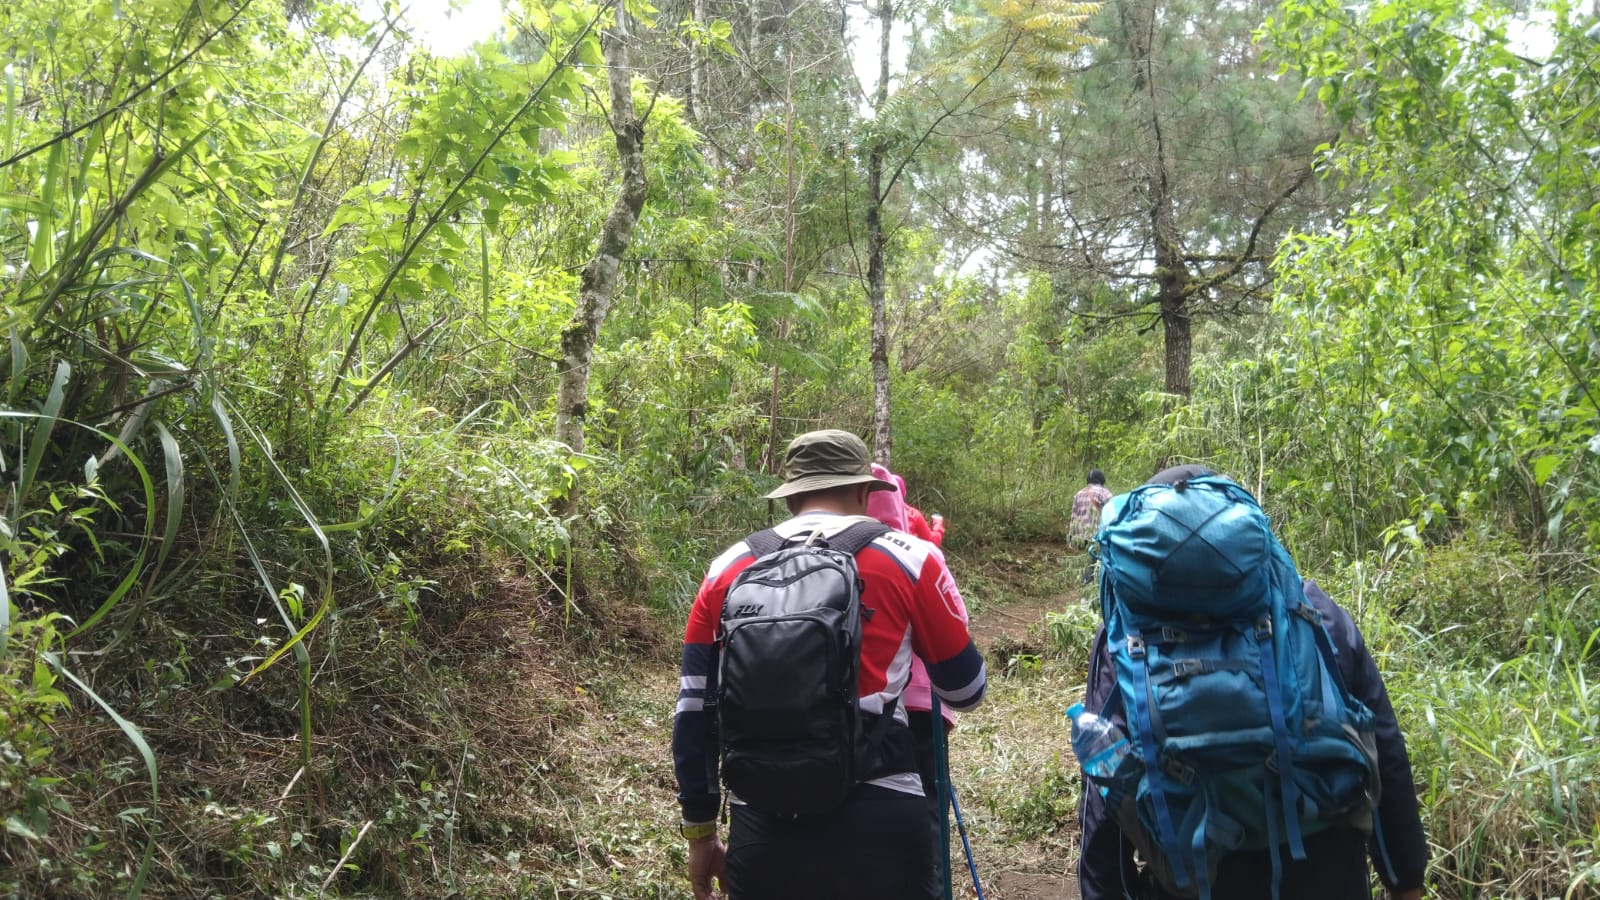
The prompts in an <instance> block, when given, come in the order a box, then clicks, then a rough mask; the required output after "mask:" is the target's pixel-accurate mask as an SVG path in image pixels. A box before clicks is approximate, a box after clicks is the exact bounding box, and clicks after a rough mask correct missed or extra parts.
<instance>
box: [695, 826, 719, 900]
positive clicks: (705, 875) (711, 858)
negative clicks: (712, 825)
mask: <svg viewBox="0 0 1600 900" xmlns="http://www.w3.org/2000/svg"><path fill="white" fill-rule="evenodd" d="M727 858H728V849H727V848H726V847H724V846H722V841H720V840H718V839H717V838H716V837H709V838H706V839H705V840H703V841H690V842H689V886H690V887H692V888H694V900H712V898H713V897H715V896H717V895H716V894H713V893H712V892H711V879H712V878H715V879H716V880H717V887H718V888H719V889H720V888H721V887H722V870H723V868H724V865H725V864H726V862H727Z"/></svg>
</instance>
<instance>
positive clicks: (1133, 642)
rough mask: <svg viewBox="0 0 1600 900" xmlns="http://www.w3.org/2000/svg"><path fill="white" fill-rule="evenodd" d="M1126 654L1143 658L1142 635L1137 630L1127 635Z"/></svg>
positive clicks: (1134, 657) (1135, 657)
mask: <svg viewBox="0 0 1600 900" xmlns="http://www.w3.org/2000/svg"><path fill="white" fill-rule="evenodd" d="M1128 656H1130V657H1132V658H1133V659H1144V636H1143V635H1140V634H1138V633H1137V632H1135V633H1133V634H1130V635H1128Z"/></svg>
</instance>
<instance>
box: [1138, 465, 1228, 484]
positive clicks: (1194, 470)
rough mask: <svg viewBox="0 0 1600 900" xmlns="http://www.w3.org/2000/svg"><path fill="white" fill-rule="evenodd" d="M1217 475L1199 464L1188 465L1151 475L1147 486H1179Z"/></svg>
mask: <svg viewBox="0 0 1600 900" xmlns="http://www.w3.org/2000/svg"><path fill="white" fill-rule="evenodd" d="M1215 474H1217V473H1216V472H1215V471H1214V470H1212V469H1211V468H1210V467H1208V466H1203V465H1201V464H1199V463H1188V464H1186V465H1181V466H1173V467H1171V468H1168V469H1162V470H1161V471H1159V472H1157V473H1156V474H1154V475H1151V476H1150V480H1149V481H1146V482H1145V484H1177V483H1178V482H1180V481H1188V480H1189V479H1191V478H1204V477H1205V476H1207V475H1215Z"/></svg>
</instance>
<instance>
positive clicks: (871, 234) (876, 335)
mask: <svg viewBox="0 0 1600 900" xmlns="http://www.w3.org/2000/svg"><path fill="white" fill-rule="evenodd" d="M893 22H894V10H893V6H892V5H891V4H890V2H889V0H883V2H882V3H880V4H879V6H878V24H879V26H880V28H881V30H880V32H879V37H878V61H879V63H878V90H877V96H876V98H875V99H874V100H873V108H874V109H875V110H876V111H877V113H878V115H877V117H876V121H874V123H873V127H874V128H875V129H878V130H877V132H876V133H875V134H874V135H873V138H872V146H871V149H869V150H868V152H867V195H868V198H867V200H868V202H867V296H868V299H869V300H870V302H871V304H872V355H871V360H872V426H873V427H872V434H873V457H874V458H875V459H876V460H877V461H878V462H879V463H881V464H882V465H884V466H886V467H887V466H888V465H889V458H890V455H891V451H892V449H893V447H892V444H893V437H892V432H891V431H890V429H889V409H890V405H889V316H888V311H887V308H886V300H885V296H884V294H885V290H884V280H885V272H884V268H885V265H884V258H883V257H884V235H883V204H884V202H885V201H886V200H888V198H887V197H885V196H884V192H883V159H884V156H885V147H884V136H883V132H882V128H883V112H884V107H886V106H887V105H888V102H889V28H890V26H891V25H892V24H893Z"/></svg>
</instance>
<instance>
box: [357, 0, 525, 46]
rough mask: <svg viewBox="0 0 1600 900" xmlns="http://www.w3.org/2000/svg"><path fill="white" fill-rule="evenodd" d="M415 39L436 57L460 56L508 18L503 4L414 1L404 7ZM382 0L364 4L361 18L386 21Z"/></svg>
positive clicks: (489, 0)
mask: <svg viewBox="0 0 1600 900" xmlns="http://www.w3.org/2000/svg"><path fill="white" fill-rule="evenodd" d="M400 5H401V8H402V9H404V10H405V12H404V14H403V15H402V17H401V21H402V22H403V23H404V27H405V29H406V31H408V32H410V33H411V36H412V38H413V39H414V40H415V41H416V42H417V43H418V44H421V45H422V46H424V47H427V48H428V50H429V51H430V52H432V53H433V54H435V55H436V56H459V55H461V54H463V53H466V52H467V51H468V50H470V49H472V45H473V44H475V43H477V42H478V41H481V40H483V39H484V38H487V37H489V36H490V35H492V34H494V33H495V31H496V30H498V29H499V28H500V26H501V23H502V22H503V20H504V18H505V11H504V8H503V6H502V3H501V0H411V2H410V3H404V2H403V0H402V3H401V4H400ZM383 6H384V4H383V2H382V0H362V3H361V14H362V15H363V16H366V17H367V18H368V19H371V20H373V21H382V20H383Z"/></svg>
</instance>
